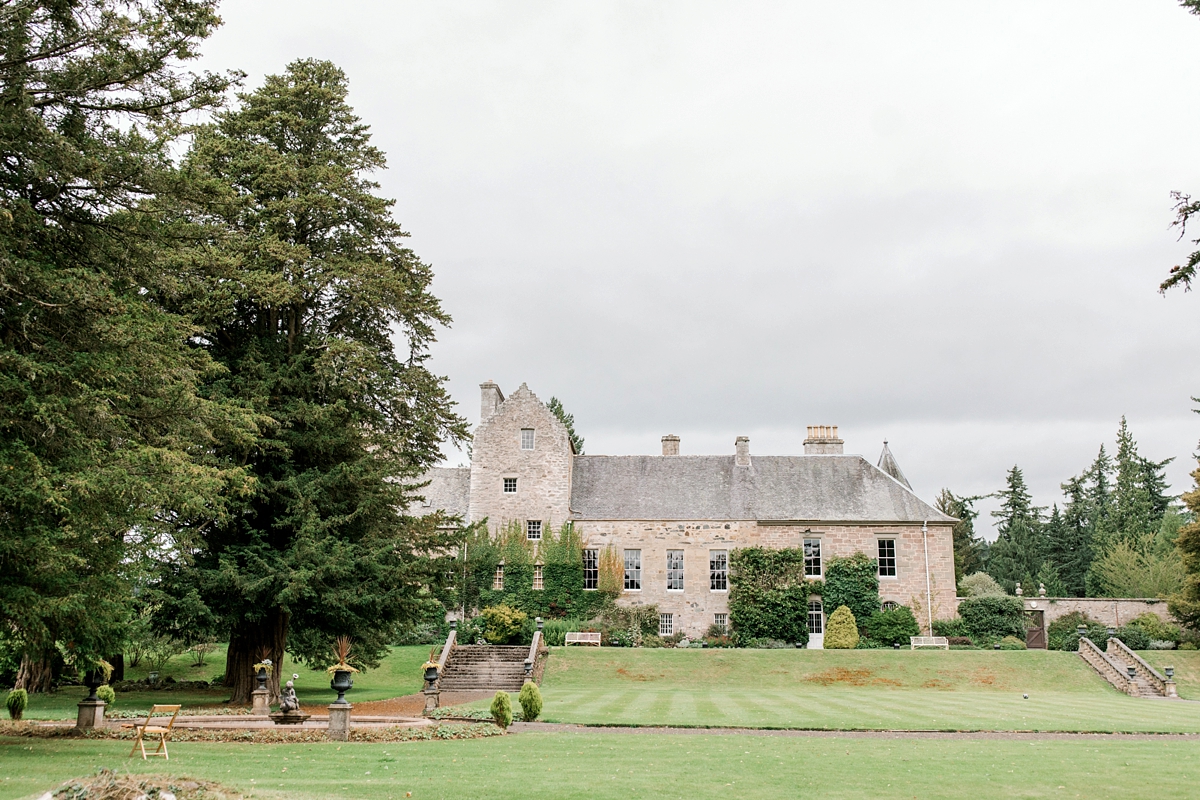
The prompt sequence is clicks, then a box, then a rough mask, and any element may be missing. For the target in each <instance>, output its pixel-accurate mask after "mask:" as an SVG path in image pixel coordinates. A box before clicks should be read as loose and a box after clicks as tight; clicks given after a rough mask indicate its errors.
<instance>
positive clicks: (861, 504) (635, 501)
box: [571, 455, 952, 523]
mask: <svg viewBox="0 0 1200 800" xmlns="http://www.w3.org/2000/svg"><path fill="white" fill-rule="evenodd" d="M571 511H572V512H573V514H574V516H575V517H576V518H577V519H583V520H588V519H591V520H616V519H620V520H710V519H711V520H759V521H764V520H766V521H771V520H774V521H785V520H796V521H814V522H815V521H829V522H833V521H844V522H910V523H914V522H915V523H920V522H923V521H925V520H928V521H930V522H942V523H945V522H951V521H952V518H951V517H948V516H946V515H945V514H943V513H941V512H940V511H938V510H937V509H935V508H933V507H932V506H930V505H929V504H928V503H925V502H924V501H922V500H921V499H920V498H919V497H917V496H916V495H915V494H914V493H913V491H912V489H910V488H908V487H906V486H904V485H903V484H901V483H900V482H898V481H897V480H895V479H894V478H893V477H892V476H890V475H888V474H887V473H885V472H884V471H883V470H881V469H879V468H878V467H875V466H872V465H871V463H870V462H868V461H867V460H866V459H864V458H863V457H862V456H857V455H810V456H752V457H751V460H750V466H748V467H738V466H736V465H735V464H734V456H732V455H730V456H576V457H575V462H574V474H573V475H572V477H571Z"/></svg>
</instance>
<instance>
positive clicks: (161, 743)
mask: <svg viewBox="0 0 1200 800" xmlns="http://www.w3.org/2000/svg"><path fill="white" fill-rule="evenodd" d="M179 709H180V706H158V705H156V706H151V707H150V713H149V714H147V715H146V719H144V720H143V721H142V722H141V724H138V725H134V726H133V727H134V729H135V730H136V731H137V741H135V742H134V743H133V749H132V750H130V751H129V757H130V758H133V754H134V753H136V752H137V751H138V748H139V747H140V748H141V749H142V760H143V761H145V760H146V756H147V753H146V742H145V737H146V736H147V735H149V736H155V735H157V736H158V747H157V748H156V749H155V750H154V752H153V753H150V754H149V755H152V756H162V757H163V758H165V759H167V760H168V761H170V760H171V756H170V754H168V753H167V739H169V738H171V727H172V726H173V725H174V724H175V717H177V716H178V715H179ZM155 714H163V715H165V714H170V715H171V717H170V719H167V718H166V717H165V716H161V717H158V718H157V719H155V717H154V715H155ZM164 722H165V723H166V725H165V726H164V725H163V724H162V723H164Z"/></svg>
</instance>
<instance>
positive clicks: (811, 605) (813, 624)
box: [808, 599, 825, 650]
mask: <svg viewBox="0 0 1200 800" xmlns="http://www.w3.org/2000/svg"><path fill="white" fill-rule="evenodd" d="M808 649H809V650H824V649H825V607H824V606H823V605H821V601H820V600H819V599H813V600H809V601H808Z"/></svg>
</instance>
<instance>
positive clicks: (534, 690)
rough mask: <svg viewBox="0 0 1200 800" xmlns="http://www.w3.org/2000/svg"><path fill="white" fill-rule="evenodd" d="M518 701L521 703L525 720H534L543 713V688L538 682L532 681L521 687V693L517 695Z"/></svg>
mask: <svg viewBox="0 0 1200 800" xmlns="http://www.w3.org/2000/svg"><path fill="white" fill-rule="evenodd" d="M517 702H518V703H520V704H521V719H523V720H524V721H525V722H533V721H534V720H535V719H537V718H538V716H540V715H541V713H542V690H541V689H539V688H538V686H537V684H536V683H534V682H533V681H530V682H529V683H526V684H525V685H524V686H522V687H521V693H520V694H518V695H517Z"/></svg>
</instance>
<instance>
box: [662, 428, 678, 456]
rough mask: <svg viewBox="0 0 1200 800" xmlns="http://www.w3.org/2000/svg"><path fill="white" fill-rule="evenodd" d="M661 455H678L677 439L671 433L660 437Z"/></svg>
mask: <svg viewBox="0 0 1200 800" xmlns="http://www.w3.org/2000/svg"><path fill="white" fill-rule="evenodd" d="M662 454H663V455H664V456H677V455H679V437H678V436H676V435H675V434H673V433H668V434H667V435H666V436H664V437H662Z"/></svg>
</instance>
